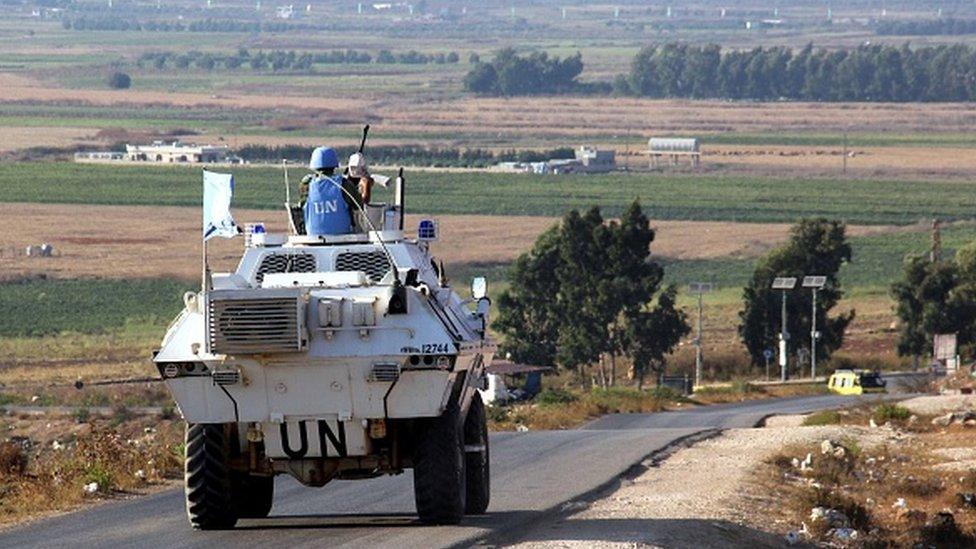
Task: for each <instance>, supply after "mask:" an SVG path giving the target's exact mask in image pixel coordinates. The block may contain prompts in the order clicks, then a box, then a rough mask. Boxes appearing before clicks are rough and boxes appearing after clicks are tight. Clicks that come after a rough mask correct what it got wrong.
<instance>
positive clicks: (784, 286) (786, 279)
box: [772, 276, 796, 381]
mask: <svg viewBox="0 0 976 549" xmlns="http://www.w3.org/2000/svg"><path fill="white" fill-rule="evenodd" d="M795 287H796V277H795V276H778V277H776V278H774V279H773V286H772V288H773V289H774V290H779V291H781V292H783V310H782V316H781V318H780V332H779V378H780V381H786V364H787V361H788V360H789V355H788V353H787V350H788V345H787V343H786V342H787V341H789V340H790V332H789V329H788V328H787V323H786V292H788V291H790V290H792V289H793V288H795Z"/></svg>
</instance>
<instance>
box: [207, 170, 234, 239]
mask: <svg viewBox="0 0 976 549" xmlns="http://www.w3.org/2000/svg"><path fill="white" fill-rule="evenodd" d="M233 196H234V176H233V175H232V174H229V173H216V172H209V171H206V170H205V171H204V172H203V240H205V241H206V240H210V239H211V238H212V237H215V236H222V237H224V238H232V237H234V236H237V233H238V231H237V224H236V223H234V217H233V216H231V214H230V201H231V198H232V197H233Z"/></svg>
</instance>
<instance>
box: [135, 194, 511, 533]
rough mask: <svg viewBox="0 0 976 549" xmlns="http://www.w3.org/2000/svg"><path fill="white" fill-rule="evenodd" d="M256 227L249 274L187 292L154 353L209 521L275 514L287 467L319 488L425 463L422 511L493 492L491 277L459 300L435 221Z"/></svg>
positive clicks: (376, 219) (447, 509) (204, 519)
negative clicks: (340, 228)
mask: <svg viewBox="0 0 976 549" xmlns="http://www.w3.org/2000/svg"><path fill="white" fill-rule="evenodd" d="M396 187H397V188H396V191H395V198H394V203H393V204H392V205H386V204H368V205H366V207H365V208H364V210H363V211H362V212H360V213H361V214H362V215H364V216H365V217H367V218H368V219H369V226H370V227H371V228H372V229H371V230H368V231H363V232H356V233H352V234H344V235H337V236H306V235H300V234H289V235H274V234H270V233H263V232H254V233H253V234H250V235H249V236H248V242H247V243H246V246H245V251H244V255H243V257H242V258H241V261H240V264H239V265H238V266H237V269H236V271H234V272H230V273H214V274H213V275H212V277H211V278H210V282H205V284H204V290H203V291H201V292H199V293H192V292H191V293H187V294H186V295H185V296H184V304H185V307H184V309H183V310H182V311H181V312H180V314H179V316H177V318H176V319H175V320H174V321H173V323H172V324H171V326H170V327H169V329H168V330H167V332H166V335H165V337H164V339H163V342H162V345H161V347H160V349H159V350H158V351H157V352H156V353H155V355H154V358H153V360H154V362H155V364H156V366H157V367H158V369H159V373H160V375H161V376H162V378H163V379H164V380H165V383H166V385H167V386H168V388H169V390H170V391H171V392H172V394H173V396H174V398H175V400H176V402H177V404H178V406H179V409H180V411H181V412H182V415H183V417H184V419H185V420H186V423H187V427H186V469H185V473H186V475H185V477H186V478H185V479H186V509H187V514H188V517H189V521H190V523H191V525H192V526H193V527H194V528H198V529H222V528H230V527H232V526H234V525H235V523H236V522H237V521H238V520H239V519H242V518H259V517H264V516H267V515H268V514H269V512H270V509H271V506H272V499H273V495H274V477H275V476H276V475H281V474H289V475H291V476H293V477H294V478H296V479H297V480H298V481H299V482H301V483H302V484H304V485H307V486H322V485H324V484H326V483H328V482H329V481H331V480H333V479H365V478H372V477H376V476H379V475H386V474H398V473H402V472H403V471H404V470H405V469H408V468H412V469H413V476H414V491H415V501H416V505H417V512H418V514H419V516H420V519H421V520H422V521H424V522H428V523H437V524H453V523H457V522H459V521H460V520H461V519H462V517H463V516H464V515H465V514H480V513H484V512H485V510H486V508H487V506H488V501H489V468H488V436H487V428H486V423H485V410H484V406H483V403H482V400H481V397H480V395H479V393H478V389H481V388H483V386H484V382H485V374H484V368H485V365H486V364H488V363H489V362H490V361H491V358H492V356H493V354H494V352H495V347H494V344H493V343H492V342H491V341H490V340H489V338H488V335H487V333H486V323H487V316H488V309H489V301H488V299H487V297H486V296H485V293H486V292H485V287H484V280H483V279H476V281H475V283H473V284H472V297H471V298H470V299H462V298H461V297H459V296H458V294H457V293H455V292H454V291H453V290H452V289H451V288H450V287H449V286H448V285H447V283H446V281H445V277H444V275H443V273H442V272H440V269H438V267H437V264H436V262H435V261H434V259H433V257H432V256H431V251H430V242H431V241H432V240H434V239H435V238H436V225H435V224H434V223H433V222H432V221H429V220H424V221H421V223H420V226H419V228H418V233H417V235H416V238H408V236H407V235H406V234H405V231H404V229H403V215H404V211H403V180H402V177H401V178H398V179H397V185H396Z"/></svg>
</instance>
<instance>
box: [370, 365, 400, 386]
mask: <svg viewBox="0 0 976 549" xmlns="http://www.w3.org/2000/svg"><path fill="white" fill-rule="evenodd" d="M399 377H400V365H399V364H393V363H391V364H374V365H373V369H372V370H370V372H369V376H367V378H366V380H367V381H379V382H393V381H396V380H397V379H398V378H399Z"/></svg>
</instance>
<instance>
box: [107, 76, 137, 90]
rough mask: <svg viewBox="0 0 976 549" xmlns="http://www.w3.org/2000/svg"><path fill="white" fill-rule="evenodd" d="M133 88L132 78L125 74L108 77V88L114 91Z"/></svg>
mask: <svg viewBox="0 0 976 549" xmlns="http://www.w3.org/2000/svg"><path fill="white" fill-rule="evenodd" d="M130 86H132V78H131V77H130V76H129V75H128V74H125V73H124V72H113V73H112V74H110V75H109V77H108V87H110V88H112V89H113V90H126V89H129V87H130Z"/></svg>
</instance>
